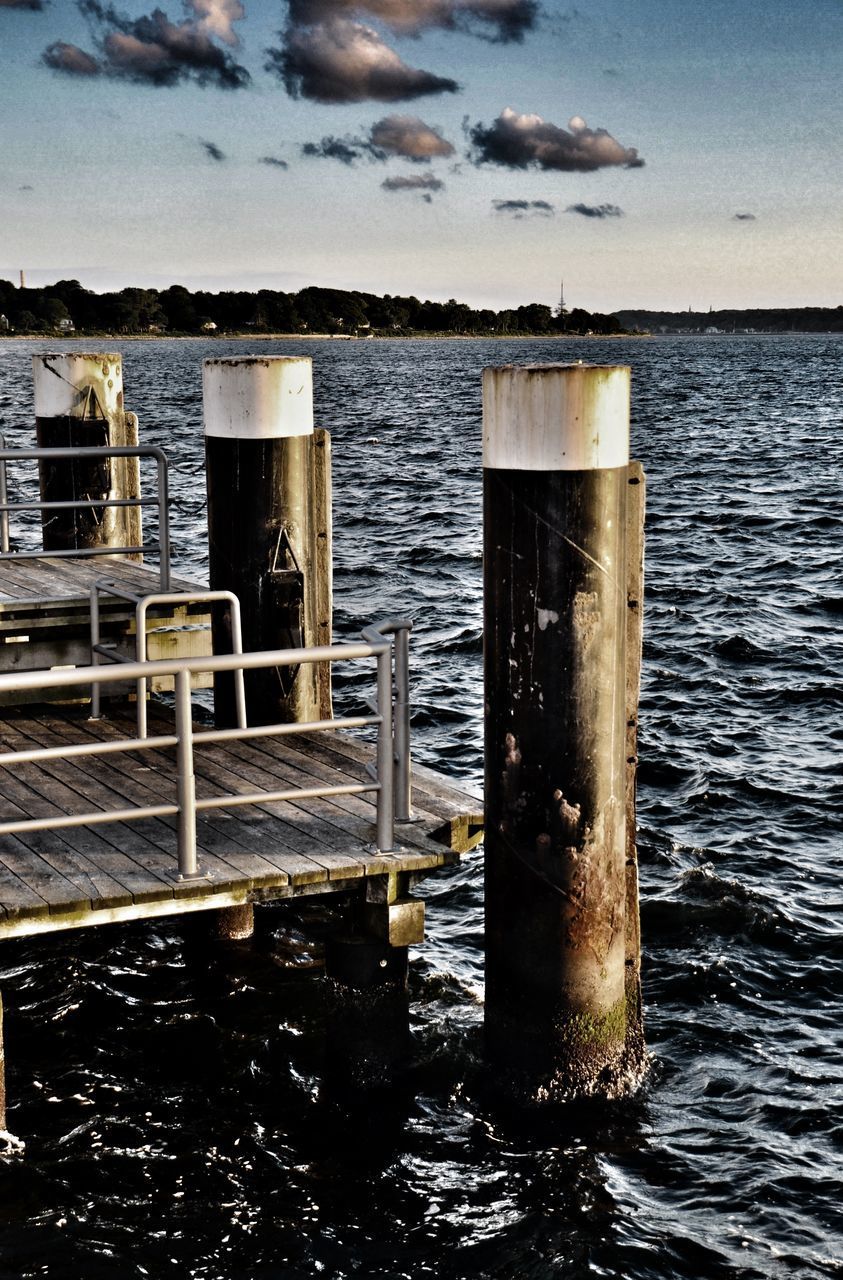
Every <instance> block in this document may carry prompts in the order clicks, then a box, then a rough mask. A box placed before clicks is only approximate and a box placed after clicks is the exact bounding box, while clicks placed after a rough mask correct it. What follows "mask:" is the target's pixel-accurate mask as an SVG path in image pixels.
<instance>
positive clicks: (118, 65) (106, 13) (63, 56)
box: [43, 0, 251, 89]
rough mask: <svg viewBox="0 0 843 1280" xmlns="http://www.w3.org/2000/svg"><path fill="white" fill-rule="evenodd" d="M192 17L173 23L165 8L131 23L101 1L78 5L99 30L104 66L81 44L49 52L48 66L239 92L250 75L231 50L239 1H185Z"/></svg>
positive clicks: (56, 47)
mask: <svg viewBox="0 0 843 1280" xmlns="http://www.w3.org/2000/svg"><path fill="white" fill-rule="evenodd" d="M184 7H185V10H186V12H187V15H188V16H187V17H186V18H185V20H184V21H183V22H179V23H175V22H171V21H170V19H169V18H168V17H167V15H166V13H164V11H163V10H162V9H153V11H152V13H151V14H148V15H145V16H143V17H140V18H128V17H126V16H124V15H123V14H120V13H118V12H117V10H116V9H114V8H113V7H112V6H111V5H109V4H103V3H101V2H100V0H79V9H80V11H81V12H82V13H83V14H84V15H85V17H86V18H88V20H89V22H90V23H91V25H92V27H93V30H94V38H95V40H96V43H97V46H98V49H99V52H100V61H99V63H98V62H97V61H96V59H94V58H93V57H92V56H91V55H90V54H86V53H84V51H83V50H82V49H79V48H77V46H76V45H66V44H63V43H61V42H59V43H56V44H52V45H50V47H49V48H48V49H47V50H45V52H44V55H43V58H44V61H45V62H46V63H47V65H48V66H51V67H53V68H54V69H55V70H57V71H65V72H69V73H70V74H73V75H93V74H95V70H96V69H97V68H100V69H102V70H104V71H106V72H107V73H108V74H109V75H111V76H115V77H118V78H121V79H126V80H134V81H137V82H140V83H144V84H150V85H155V86H156V87H169V86H170V85H174V84H178V83H179V82H180V81H182V80H193V81H194V82H195V83H196V84H200V85H209V84H211V85H216V86H217V87H218V88H221V89H239V88H242V87H243V86H244V85H246V84H248V83H249V80H250V78H251V77H250V76H249V73H248V71H247V70H246V68H245V67H241V66H240V65H239V64H238V63H237V62H236V61H235V60H234V58H233V57H232V55H231V53H229V52H228V51H227V50H226V49H224V48H221V47H220V42H221V43H222V44H223V45H228V46H229V47H230V48H233V47H235V46H236V45H237V44H238V37H237V35H236V34H235V31H234V26H233V24H234V23H235V22H237V21H239V19H240V18H242V17H243V16H244V13H245V10H244V8H243V5H242V4H241V2H240V0H184Z"/></svg>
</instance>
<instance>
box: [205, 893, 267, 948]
mask: <svg viewBox="0 0 843 1280" xmlns="http://www.w3.org/2000/svg"><path fill="white" fill-rule="evenodd" d="M205 914H207V915H208V916H209V917H210V918H209V920H208V936H209V937H210V938H211V939H212V941H214V942H243V941H244V940H245V939H246V938H251V937H252V936H253V934H254V932H255V907H254V903H251V902H244V903H242V904H241V905H240V906H239V907H221V908H220V909H219V911H208V912H207V913H205Z"/></svg>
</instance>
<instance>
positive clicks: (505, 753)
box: [483, 364, 630, 1101]
mask: <svg viewBox="0 0 843 1280" xmlns="http://www.w3.org/2000/svg"><path fill="white" fill-rule="evenodd" d="M629 386H630V375H629V369H628V368H625V367H615V366H605V367H599V366H586V365H581V364H577V365H544V366H543V365H528V366H525V367H515V366H509V367H504V368H489V369H486V370H484V374H483V448H484V507H485V515H484V543H485V545H484V575H485V688H486V740H485V752H486V780H485V785H486V842H485V847H486V855H485V856H486V1038H487V1049H488V1053H489V1056H490V1058H491V1060H492V1061H493V1063H494V1064H495V1065H496V1066H497V1067H498V1068H499V1069H500V1070H501V1072H502V1074H503V1077H504V1080H505V1083H506V1085H507V1087H508V1088H509V1089H511V1090H513V1091H515V1092H516V1093H517V1094H520V1095H522V1096H526V1097H529V1098H531V1099H533V1100H538V1101H556V1100H560V1101H561V1100H566V1099H570V1098H575V1097H581V1096H587V1095H591V1094H595V1095H598V1096H600V1095H602V1096H611V1095H613V1094H616V1093H619V1092H621V1091H622V1090H623V1088H624V1086H625V1081H626V1078H627V1075H628V1072H629V1061H628V1058H629V1054H628V1047H627V993H626V981H625V971H626V963H625V961H626V925H625V898H626V860H627V858H626V844H625V839H626V830H625V828H626V822H625V808H626V799H625V770H626V749H625V722H626V703H625V685H626V670H625V651H626V627H627V617H626V614H627V579H626V520H627V489H628V483H627V475H628V462H629Z"/></svg>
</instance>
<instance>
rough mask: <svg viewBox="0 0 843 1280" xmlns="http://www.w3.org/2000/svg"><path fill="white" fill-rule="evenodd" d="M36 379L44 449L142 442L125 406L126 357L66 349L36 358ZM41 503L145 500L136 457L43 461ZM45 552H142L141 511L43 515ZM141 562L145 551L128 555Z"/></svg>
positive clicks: (84, 510)
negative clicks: (90, 549) (118, 549)
mask: <svg viewBox="0 0 843 1280" xmlns="http://www.w3.org/2000/svg"><path fill="white" fill-rule="evenodd" d="M32 370H33V377H34V382H35V429H36V439H37V442H38V446H39V448H61V447H65V448H67V447H72V448H78V449H79V450H80V451H81V450H84V449H85V448H86V447H87V448H91V447H100V448H102V447H105V446H107V445H114V446H115V447H119V446H128V447H132V446H135V445H137V443H138V420H137V417H136V415H135V414H133V413H127V412H126V411H125V410H124V408H123V361H122V358H121V356H119V355H117V354H114V353H113V352H112V353H109V354H94V355H92V354H82V353H80V352H65V353H60V354H53V355H35V356H33V357H32ZM39 476H40V483H41V499H42V501H44V502H70V501H75V500H77V499H83V500H84V499H91V500H92V501H93V502H97V501H103V500H105V499H106V498H111V499H118V500H128V499H131V498H138V497H139V496H140V463H139V460H138V459H137V458H104V459H103V458H98V459H96V460H95V461H89V462H86V461H85V458H84V455H83V453H81V452H80V454H79V456H78V457H75V458H61V459H57V460H56V461H55V462H52V461H48V460H42V461H41V462H40V463H39ZM42 537H43V544H44V550H45V551H68V550H84V549H85V548H88V547H115V548H116V547H138V548H139V547H140V546H141V543H142V534H141V508H140V507H139V506H127V507H99V506H91V507H77V508H75V509H69V508H66V509H59V510H52V511H45V512H43V514H42ZM128 558H130V559H132V560H142V559H143V555H142V553H141V552H140V551H135V552H132V553H131V554H130V556H129V557H128Z"/></svg>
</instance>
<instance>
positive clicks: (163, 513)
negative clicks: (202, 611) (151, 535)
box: [155, 453, 170, 591]
mask: <svg viewBox="0 0 843 1280" xmlns="http://www.w3.org/2000/svg"><path fill="white" fill-rule="evenodd" d="M155 464H156V466H157V468H158V581H159V584H160V587H161V590H162V591H169V590H170V475H169V468H168V464H167V458H166V456H165V455H164V454H163V453H160V454H156V456H155Z"/></svg>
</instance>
